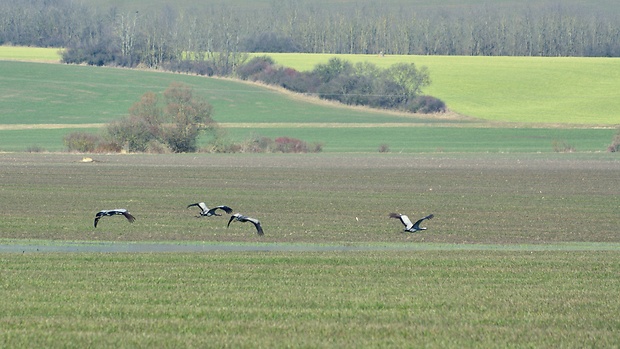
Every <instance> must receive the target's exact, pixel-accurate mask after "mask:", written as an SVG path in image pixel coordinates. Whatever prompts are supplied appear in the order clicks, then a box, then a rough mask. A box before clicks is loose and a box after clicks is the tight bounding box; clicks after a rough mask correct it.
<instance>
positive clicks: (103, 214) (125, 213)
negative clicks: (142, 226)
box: [95, 208, 136, 228]
mask: <svg viewBox="0 0 620 349" xmlns="http://www.w3.org/2000/svg"><path fill="white" fill-rule="evenodd" d="M116 215H123V216H125V218H127V220H128V221H129V223H133V222H134V221H135V220H136V217H134V216H132V215H131V213H129V211H127V210H126V209H124V208H117V209H114V210H101V211H99V212H97V214H96V215H95V228H97V223H99V220H100V219H101V218H102V217H106V216H116Z"/></svg>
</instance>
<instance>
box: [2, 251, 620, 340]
mask: <svg viewBox="0 0 620 349" xmlns="http://www.w3.org/2000/svg"><path fill="white" fill-rule="evenodd" d="M0 260H1V262H2V265H3V273H2V274H3V276H2V280H3V282H2V288H0V295H2V297H1V298H0V304H1V306H2V309H3V312H2V315H1V318H2V324H3V325H2V327H3V330H2V332H1V333H0V344H1V345H2V346H3V347H11V348H27V347H28V348H31V347H47V348H55V347H62V348H84V347H115V348H135V347H141V348H142V347H158V348H178V347H202V348H205V347H207V348H216V347H217V348H222V347H234V348H285V347H338V348H343V347H355V348H359V347H364V348H383V347H400V348H403V347H430V348H435V347H436V348H463V347H537V348H540V347H606V348H610V347H614V346H616V345H617V343H618V340H620V338H619V335H618V327H620V322H619V320H618V317H617V313H618V311H619V310H620V302H619V301H618V297H614V296H613V295H615V294H616V292H617V290H618V288H619V287H620V281H619V280H618V278H617V270H618V268H619V267H620V260H619V259H618V253H617V252H595V253H592V252H534V253H530V252H494V251H489V252H482V253H471V252H446V251H440V252H439V251H434V252H432V251H418V252H415V253H394V252H374V253H365V252H364V253H356V252H353V253H213V254H196V253H190V254H166V253H163V254H161V253H159V254H148V253H144V254H25V255H22V254H3V255H0Z"/></svg>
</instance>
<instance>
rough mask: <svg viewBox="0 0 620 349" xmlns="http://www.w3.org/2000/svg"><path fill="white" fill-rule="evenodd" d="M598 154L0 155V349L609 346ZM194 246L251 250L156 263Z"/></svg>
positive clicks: (612, 193) (604, 189)
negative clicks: (221, 212)
mask: <svg viewBox="0 0 620 349" xmlns="http://www.w3.org/2000/svg"><path fill="white" fill-rule="evenodd" d="M610 155H611V154H526V155H523V154H521V155H516V154H469V155H468V154H459V155H458V156H453V155H442V154H435V155H397V154H383V155H379V154H377V155H359V154H350V155H336V154H334V155H331V154H318V155H311V154H306V155H302V156H299V155H295V156H290V155H282V154H280V155H250V154H236V155H211V156H205V155H197V156H196V155H190V154H185V155H98V156H95V155H93V157H94V158H95V160H97V162H93V163H81V162H80V160H81V155H72V154H25V153H14V154H0V168H2V171H1V172H0V178H1V180H2V188H1V189H0V202H1V203H2V211H3V215H2V219H1V220H0V237H1V238H2V240H1V241H2V246H3V247H5V248H7V247H8V248H10V247H11V246H16V247H18V248H23V246H24V244H29V245H30V246H32V247H33V248H30V249H28V250H27V251H26V252H25V253H22V251H21V250H14V251H13V252H17V253H6V252H5V253H2V254H0V259H1V262H2V279H1V283H0V306H1V307H2V309H3V313H2V315H1V316H0V319H1V321H2V323H3V331H2V333H1V334H0V346H2V347H12V348H20V347H32V346H45V347H65V348H67V347H69V348H73V347H75V348H81V347H87V346H91V347H119V348H123V347H136V346H138V347H143V346H157V347H164V348H167V347H179V346H185V347H211V346H213V347H227V346H230V347H240V348H241V347H248V348H249V347H253V348H254V347H263V346H264V347H290V346H294V347H300V346H308V347H386V346H388V347H407V346H411V345H415V346H423V347H442V348H462V347H475V346H483V347H489V346H501V347H508V346H519V347H522V346H531V347H557V346H564V347H580V346H603V347H613V346H614V345H615V344H616V343H617V342H618V341H619V340H620V338H619V337H618V328H619V326H620V323H619V322H618V319H617V316H616V314H617V312H618V311H619V310H620V301H619V300H618V297H615V294H616V293H617V290H618V287H620V284H619V282H620V281H619V280H618V278H617V272H618V270H620V257H619V254H618V248H619V247H618V246H620V236H619V235H618V233H617V227H618V226H619V225H620V216H618V209H619V208H620V199H619V198H620V192H619V190H620V189H619V187H618V185H617V183H618V181H619V180H620V177H618V176H619V173H620V171H619V169H620V162H619V161H618V160H617V158H616V157H611V156H610ZM199 200H204V201H205V202H207V203H208V204H211V205H217V204H228V205H230V206H232V207H233V208H234V209H235V211H238V212H242V213H245V214H248V215H252V216H254V217H257V218H260V219H261V221H262V223H263V226H264V228H265V236H263V237H262V238H259V237H258V236H256V234H255V233H254V232H253V227H251V226H250V225H247V224H241V223H236V222H235V223H233V224H231V226H230V228H226V221H227V217H212V218H201V219H199V218H195V217H194V215H195V214H196V212H195V210H188V209H186V206H187V204H189V203H193V202H196V201H199ZM112 207H126V208H128V209H129V210H130V211H131V212H132V213H133V214H134V215H135V216H136V217H137V220H136V222H135V223H133V224H130V223H128V222H126V221H125V219H124V218H122V217H107V218H104V219H103V220H102V221H100V225H99V227H98V228H96V229H95V228H93V227H92V223H93V218H94V213H95V212H96V211H98V210H99V209H102V208H112ZM390 211H397V212H403V213H408V214H410V215H412V217H419V216H420V215H422V214H427V213H434V214H435V216H436V217H435V218H434V219H433V220H430V221H427V222H425V223H426V224H424V225H425V226H427V227H428V228H429V230H427V231H425V232H422V233H419V234H404V233H401V230H402V226H401V225H400V223H399V222H398V221H396V220H392V219H389V218H387V214H388V213H389V212H390ZM68 242H69V243H68ZM98 243H99V244H100V245H101V246H108V247H109V246H114V245H117V246H119V247H120V248H121V249H120V250H119V251H121V250H122V248H123V246H134V248H133V249H132V250H131V251H132V252H125V253H94V252H84V253H66V252H65V253H46V252H39V251H37V250H36V249H35V248H34V247H37V248H39V249H40V250H41V251H44V250H45V248H46V247H47V246H62V245H66V246H69V247H70V249H68V250H65V251H71V250H72V248H74V247H75V246H77V249H76V250H78V251H79V246H96V245H97V244H98ZM145 243H156V244H158V245H159V246H160V247H161V246H164V249H149V247H148V246H149V245H148V244H145ZM205 244H207V245H208V244H211V245H212V246H214V247H215V248H217V246H218V245H220V246H240V247H243V246H250V245H252V246H257V247H259V248H260V249H261V250H260V251H256V250H249V251H254V252H234V251H231V250H230V249H228V250H227V249H222V250H221V251H219V252H218V251H217V250H216V251H214V250H211V251H210V252H209V250H208V249H205V250H203V251H205V252H203V253H178V252H169V253H152V252H155V251H162V250H164V251H165V246H170V247H171V248H170V251H179V246H190V247H192V246H194V247H196V246H197V247H200V246H205ZM71 246H73V247H71ZM140 246H142V248H144V249H143V250H142V252H137V251H139V248H140ZM330 246H333V247H338V246H340V247H341V248H340V249H338V248H335V249H332V250H329V249H324V250H321V248H323V247H330ZM356 247H357V249H356ZM364 247H368V248H369V249H368V250H364V249H363V248H364ZM135 248H138V250H136V249H135ZM347 248H351V250H347ZM4 251H6V249H4ZM59 251H60V250H59ZM108 251H110V250H108ZM223 251H228V252H223ZM311 251H323V252H311ZM257 343H258V344H257Z"/></svg>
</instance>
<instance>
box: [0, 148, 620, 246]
mask: <svg viewBox="0 0 620 349" xmlns="http://www.w3.org/2000/svg"><path fill="white" fill-rule="evenodd" d="M90 156H91V157H92V158H93V160H94V161H93V162H89V163H83V162H81V160H82V158H83V155H82V154H20V153H11V154H9V153H6V154H0V168H1V169H2V170H1V171H0V179H1V180H2V183H3V185H2V189H1V190H0V205H1V206H2V211H3V217H2V220H0V238H4V239H17V240H20V239H35V240H37V239H42V240H65V241H146V242H156V241H177V242H195V241H200V242H213V243H217V242H226V243H229V242H247V243H312V244H322V243H323V244H360V243H361V244H366V243H396V244H398V243H443V244H544V243H564V242H588V243H591V242H614V243H617V242H620V235H619V234H618V232H617V227H618V226H620V215H619V214H618V212H619V208H620V187H619V186H618V185H617V184H618V183H620V171H619V170H620V161H618V160H617V159H615V158H613V157H609V156H608V154H599V155H597V154H525V155H523V154H521V155H517V154H470V155H465V154H460V155H454V154H453V155H447V154H434V155H430V154H426V155H404V154H375V155H362V154H352V155H328V154H313V155H310V154H306V155H301V156H300V155H284V154H273V155H252V154H236V155H208V154H191V155H190V154H187V155H90ZM199 201H204V202H205V203H207V205H210V206H214V205H222V204H225V205H229V206H231V207H232V208H233V209H234V210H235V212H240V213H243V214H246V215H249V216H252V217H255V218H258V219H260V220H261V222H262V225H263V227H264V229H265V236H263V237H259V236H257V235H256V234H255V232H254V227H253V226H252V225H251V224H243V223H238V222H234V223H232V224H231V226H230V227H228V228H227V226H226V225H227V222H228V216H227V215H224V216H223V217H209V218H196V217H195V216H196V215H197V212H195V211H194V210H191V209H187V208H186V206H187V205H188V204H191V203H195V202H199ZM112 208H127V209H128V210H129V211H130V212H132V214H133V215H135V216H136V218H137V220H136V222H135V223H133V224H129V223H128V222H127V221H126V220H125V219H123V218H122V217H120V218H119V217H106V218H105V219H103V220H102V221H101V222H100V224H99V226H98V227H97V228H96V229H95V228H94V227H93V218H94V214H95V213H96V212H97V211H99V210H101V209H112ZM390 212H399V213H403V214H408V215H410V216H411V218H412V219H415V218H416V217H420V216H422V215H427V214H430V213H433V214H435V218H434V219H433V220H429V221H426V222H425V224H424V225H425V226H427V227H428V230H427V231H424V232H421V233H416V234H410V233H403V232H402V226H401V225H400V222H398V221H397V220H394V219H389V218H388V214H389V213H390Z"/></svg>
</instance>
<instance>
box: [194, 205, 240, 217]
mask: <svg viewBox="0 0 620 349" xmlns="http://www.w3.org/2000/svg"><path fill="white" fill-rule="evenodd" d="M192 206H198V207H199V208H200V216H203V217H211V216H221V214H219V213H217V212H216V211H217V210H222V211H224V212H226V213H228V214H231V213H232V211H233V210H232V208H230V207H228V206H225V205H220V206H216V207H214V208H209V207H207V205H205V203H204V202H197V203H195V204H191V205H187V208H190V207H192Z"/></svg>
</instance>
